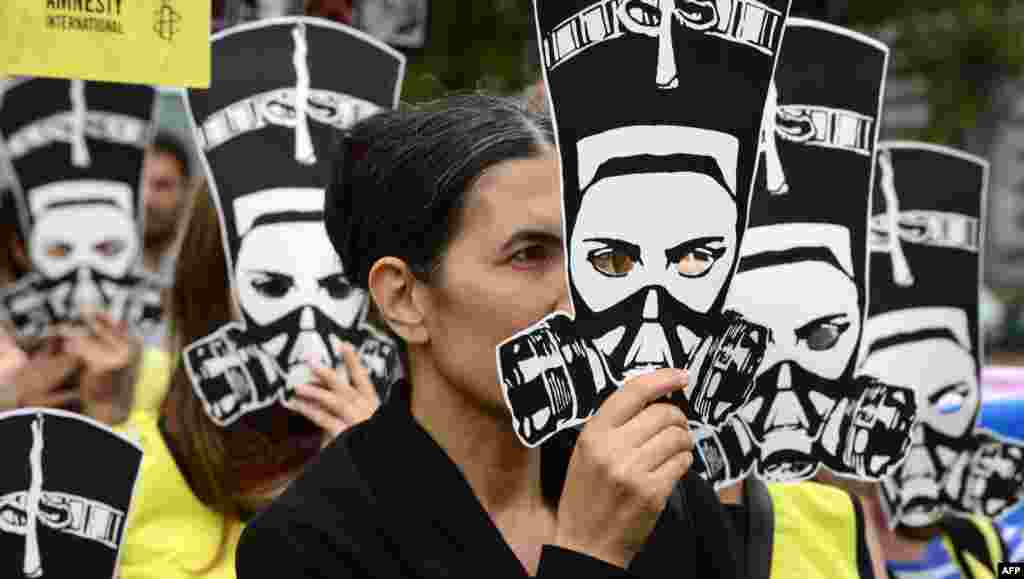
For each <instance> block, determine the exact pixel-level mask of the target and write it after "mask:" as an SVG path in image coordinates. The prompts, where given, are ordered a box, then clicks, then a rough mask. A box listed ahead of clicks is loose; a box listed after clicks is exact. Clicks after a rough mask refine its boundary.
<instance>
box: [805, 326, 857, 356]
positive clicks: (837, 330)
mask: <svg viewBox="0 0 1024 579" xmlns="http://www.w3.org/2000/svg"><path fill="white" fill-rule="evenodd" d="M848 327H850V326H849V324H836V323H833V322H826V323H824V324H819V325H817V326H815V327H814V328H813V329H812V330H811V331H810V332H809V333H808V334H807V336H806V337H805V340H806V341H807V347H808V348H810V349H811V350H813V351H815V352H820V351H822V350H830V349H832V348H833V347H834V346H835V345H836V342H838V341H839V338H841V337H842V335H843V332H845V331H846V328H848Z"/></svg>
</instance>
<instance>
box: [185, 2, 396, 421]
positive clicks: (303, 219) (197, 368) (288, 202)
mask: <svg viewBox="0 0 1024 579" xmlns="http://www.w3.org/2000/svg"><path fill="white" fill-rule="evenodd" d="M212 50H213V55H214V62H215V63H220V64H218V65H217V66H215V67H214V71H213V80H212V81H211V85H210V88H209V89H208V90H190V91H189V93H188V105H189V110H190V115H191V118H192V121H193V126H194V129H195V132H196V136H197V140H198V141H199V143H200V144H201V145H202V157H203V160H204V163H205V166H206V168H207V174H208V177H209V180H210V184H211V192H212V194H213V195H214V198H215V201H216V205H217V209H218V212H219V214H220V224H221V231H222V232H223V237H224V246H225V252H226V255H227V259H228V263H227V264H226V265H227V268H228V272H229V277H230V279H231V284H232V290H233V295H234V297H235V299H236V300H237V305H238V307H239V310H240V312H241V314H242V322H244V323H239V322H232V323H229V324H227V325H225V326H224V327H223V328H221V329H220V330H218V331H217V332H215V333H214V334H211V335H210V336H208V337H206V338H204V339H202V340H199V341H197V342H195V343H194V344H192V345H190V346H189V347H187V348H186V349H185V357H186V361H187V368H188V370H189V373H190V375H191V378H192V381H193V385H194V386H195V388H196V392H197V394H198V395H199V396H200V397H201V399H202V400H203V402H204V403H205V405H206V409H207V411H208V413H209V415H210V417H211V418H212V419H213V420H214V421H215V422H216V423H217V424H220V425H222V426H227V425H229V424H231V423H233V422H234V421H236V420H237V419H238V418H240V417H241V416H243V415H244V414H247V413H249V412H253V411H256V410H259V409H261V408H265V407H267V406H270V405H272V404H274V403H275V402H276V401H278V400H281V399H283V398H284V397H287V396H290V395H291V390H292V388H293V387H294V386H295V385H297V384H300V383H307V382H309V381H311V380H312V379H313V373H312V370H311V365H317V364H319V365H323V366H326V367H332V368H338V367H344V364H343V362H342V359H341V354H340V352H339V349H338V348H339V346H340V345H341V343H342V342H347V343H350V344H352V345H353V346H354V347H355V348H356V350H357V351H359V352H360V353H361V355H362V356H363V361H364V363H366V364H367V366H368V367H369V369H370V371H371V376H372V377H373V379H374V381H375V383H377V384H378V387H380V388H382V389H383V388H384V387H386V386H387V385H388V384H390V381H391V380H393V379H394V378H395V377H396V376H397V372H398V371H399V368H398V364H397V351H396V350H395V345H394V343H393V342H392V341H391V340H390V339H389V338H387V337H385V336H383V335H380V334H378V333H377V332H375V331H374V330H373V329H372V328H371V327H370V326H369V325H368V324H367V323H366V314H367V309H368V297H367V295H366V292H363V291H359V290H356V289H355V288H353V287H352V285H351V284H350V283H349V282H348V280H347V278H346V277H345V272H344V271H343V270H342V268H341V262H340V260H339V259H338V257H337V255H336V254H335V252H334V249H333V248H332V246H331V244H330V241H329V240H328V237H327V231H326V230H325V229H324V222H323V210H324V188H325V187H326V186H327V182H326V179H327V176H328V175H327V174H328V172H329V164H330V161H331V154H332V152H333V150H332V147H333V146H334V143H335V142H336V141H337V140H338V138H339V137H340V133H341V131H342V130H344V129H346V128H347V127H349V126H350V125H351V124H352V123H354V122H356V121H358V120H360V119H362V118H365V117H366V116H369V115H372V114H374V113H376V112H377V111H379V110H382V109H385V108H389V107H393V106H395V105H396V103H397V96H398V91H399V86H400V84H401V78H402V74H403V71H404V65H405V60H404V58H403V57H402V56H401V54H399V53H397V52H396V51H394V50H393V49H391V48H389V47H387V46H386V45H384V44H383V43H381V42H379V41H376V40H373V39H369V38H368V37H367V36H366V35H364V34H361V33H359V32H357V31H355V30H353V29H351V28H348V27H346V26H343V25H339V24H335V23H333V22H330V21H327V20H320V19H315V18H302V17H298V18H281V19H270V20H263V21H260V22H258V23H253V24H246V25H242V26H238V27H234V28H230V29H227V30H224V31H222V32H220V33H217V34H215V35H214V36H213V40H212ZM338 55H344V58H345V59H346V61H348V62H358V63H360V65H359V66H358V67H357V68H352V69H351V70H350V71H349V73H348V74H346V71H345V69H339V68H338V67H337V65H336V63H335V60H334V59H335V57H336V56H338Z"/></svg>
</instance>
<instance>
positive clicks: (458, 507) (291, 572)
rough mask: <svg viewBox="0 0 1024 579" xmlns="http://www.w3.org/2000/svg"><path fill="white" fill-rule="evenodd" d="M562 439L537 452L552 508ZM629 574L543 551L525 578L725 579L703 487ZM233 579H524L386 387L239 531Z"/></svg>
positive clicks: (726, 540) (724, 551) (675, 507)
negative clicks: (533, 574)
mask: <svg viewBox="0 0 1024 579" xmlns="http://www.w3.org/2000/svg"><path fill="white" fill-rule="evenodd" d="M572 442H573V440H572V439H571V438H568V437H566V438H563V439H562V440H560V441H558V442H557V443H555V444H548V445H546V446H545V450H544V455H543V457H542V470H543V477H544V480H543V483H544V485H543V486H544V488H545V492H546V493H547V494H548V495H549V498H554V499H555V502H556V501H557V497H556V496H555V495H557V494H560V490H561V487H562V484H563V483H564V480H565V471H566V469H567V468H568V457H569V455H570V453H571V450H572V448H571V444H572ZM670 505H671V506H670V508H667V509H666V510H665V512H664V513H663V514H662V516H661V518H660V519H659V520H658V523H657V525H656V527H655V530H654V532H653V533H652V534H651V537H650V539H649V540H648V542H647V545H646V546H645V548H644V550H643V551H642V552H641V553H640V554H638V555H637V557H636V558H634V561H633V562H632V564H631V565H630V569H629V571H625V570H623V569H620V568H618V567H615V566H613V565H609V564H607V563H605V562H603V561H600V560H598V559H594V558H592V557H589V556H586V555H583V554H580V553H576V552H573V551H567V550H564V549H559V548H557V547H554V546H551V545H547V546H545V547H544V550H543V552H542V555H541V560H540V566H539V569H538V573H537V577H541V578H544V577H548V578H555V577H557V578H558V579H568V578H574V579H575V578H611V577H652V578H653V577H694V578H700V579H704V578H716V577H728V578H730V579H732V578H733V577H735V563H734V558H733V552H732V550H731V546H732V541H733V538H732V536H731V533H730V531H729V530H728V529H730V528H729V527H726V522H725V516H726V515H725V513H724V510H723V509H722V507H721V505H720V503H719V502H718V498H717V496H716V495H715V494H714V493H713V492H712V490H711V488H710V487H709V486H708V485H707V484H706V483H705V482H704V481H703V480H701V479H699V478H698V477H696V476H689V475H688V476H687V477H685V478H684V479H683V480H682V481H681V482H680V484H679V487H678V488H677V494H676V495H675V496H674V497H673V500H672V501H670ZM236 565H237V571H238V577H239V579H258V578H262V577H308V578H324V579H327V578H332V579H346V578H355V577H358V578H374V579H376V578H403V577H404V578H413V577H415V578H423V579H428V578H430V579H433V578H441V577H457V578H463V577H465V578H467V579H470V578H471V579H499V578H515V579H520V578H524V577H527V573H526V570H525V569H524V568H523V566H522V565H521V563H520V562H519V560H518V558H517V557H516V556H515V554H514V553H513V552H512V550H511V549H510V548H509V546H508V545H507V544H506V543H505V541H504V540H503V538H502V536H501V534H500V532H499V531H498V529H497V528H496V527H495V526H494V524H493V523H492V521H491V519H490V517H489V516H488V515H487V513H486V512H485V511H484V509H483V507H482V506H481V505H480V503H479V501H478V500H477V499H476V496H475V495H474V494H473V491H472V490H471V489H470V487H469V484H468V483H467V482H466V480H465V479H464V478H463V476H462V474H461V473H460V471H459V469H458V468H457V467H456V466H455V464H454V463H453V462H452V461H451V460H450V459H449V458H448V456H447V455H446V454H445V452H444V451H443V450H442V449H441V447H440V446H438V445H437V443H436V442H435V441H434V440H433V439H432V438H431V437H430V435H429V434H428V433H427V432H426V431H425V430H423V428H421V427H420V426H419V425H418V424H417V423H416V421H415V420H414V419H413V417H412V414H411V413H410V410H409V386H408V384H406V383H403V382H400V383H398V384H396V385H395V386H394V388H393V389H392V392H391V396H390V398H389V400H388V401H387V402H386V403H385V404H384V405H383V406H382V407H381V409H380V410H379V411H378V412H377V413H376V414H375V415H374V416H373V417H371V418H370V419H369V420H367V421H366V422H363V423H361V424H359V425H357V426H355V427H353V428H350V429H349V430H347V431H346V432H345V433H343V434H341V435H340V436H339V437H338V438H337V439H336V440H335V441H334V442H333V443H332V444H331V445H330V446H329V447H328V448H327V449H325V450H324V451H323V452H322V453H321V454H320V455H319V456H318V457H317V458H316V459H315V460H314V461H313V462H312V463H311V464H310V465H309V466H308V467H307V468H306V470H305V471H304V472H303V474H302V475H301V476H300V477H299V478H298V479H296V481H295V482H294V483H292V485H291V486H290V487H289V488H288V489H287V490H286V491H285V492H284V493H283V494H282V496H281V497H280V498H279V499H278V500H276V501H275V502H274V504H273V505H271V506H270V507H269V508H268V509H267V510H266V511H264V512H263V513H261V514H260V515H259V516H257V517H256V518H255V519H254V520H253V521H252V522H251V523H250V524H249V525H248V526H247V528H246V529H245V532H244V533H243V535H242V539H241V542H240V544H239V547H238V553H237V564H236Z"/></svg>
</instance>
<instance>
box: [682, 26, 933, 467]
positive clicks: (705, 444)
mask: <svg viewBox="0 0 1024 579" xmlns="http://www.w3.org/2000/svg"><path fill="white" fill-rule="evenodd" d="M888 56H889V50H888V48H887V47H886V46H885V45H883V44H881V43H880V42H878V41H875V40H873V39H870V38H868V37H865V36H863V35H861V34H858V33H855V32H853V31H850V30H847V29H844V28H839V27H836V26H832V25H829V24H825V23H822V22H816V21H813V20H804V19H800V18H791V19H790V20H789V21H788V22H787V24H786V37H785V40H784V42H783V45H782V54H781V56H780V57H779V65H778V68H777V70H776V73H775V80H774V83H773V90H772V91H771V93H770V95H769V100H768V108H769V112H768V113H767V114H766V115H765V123H764V133H763V142H762V145H763V150H762V154H761V159H760V161H761V163H760V165H759V173H758V180H757V183H756V185H755V187H754V194H753V196H752V200H751V208H750V219H749V223H748V229H747V233H746V236H745V237H744V239H743V245H742V247H741V249H740V258H739V266H738V268H737V272H736V277H735V279H734V280H733V283H732V287H731V289H730V292H729V298H728V300H726V304H727V307H728V308H729V309H732V310H735V311H737V312H738V313H740V314H741V315H742V316H744V317H745V318H747V319H748V320H750V321H751V322H753V323H757V324H760V325H763V326H765V327H767V328H769V329H770V330H771V336H772V339H771V342H770V344H769V345H768V348H767V351H766V354H765V359H764V362H763V364H762V365H761V367H760V369H759V370H758V372H757V376H756V378H755V379H754V380H753V381H752V382H750V383H749V384H745V385H740V386H741V387H740V388H723V387H721V386H720V385H716V384H712V385H710V387H709V388H703V387H697V388H695V389H694V391H693V394H692V397H691V400H690V401H691V404H692V406H693V408H694V411H695V412H696V413H697V414H698V415H699V416H700V418H701V420H702V421H703V422H704V423H705V424H706V425H707V426H708V427H711V429H713V430H714V431H715V432H714V434H712V433H711V432H706V433H705V434H707V435H708V438H707V439H706V440H703V439H702V443H701V444H700V448H701V450H703V451H705V452H704V457H705V459H706V460H707V462H708V463H709V466H712V467H714V468H713V469H710V470H709V472H708V473H707V474H708V476H709V478H710V479H711V480H712V481H713V482H714V483H715V484H716V485H719V486H722V485H728V484H731V483H733V482H735V481H737V480H740V479H742V478H743V477H744V476H747V475H748V474H752V475H754V476H757V477H759V478H762V479H765V480H769V481H797V480H804V479H807V478H810V477H812V476H814V474H815V473H816V472H817V470H818V468H819V467H820V466H822V465H825V466H828V467H829V468H831V469H832V470H833V471H835V472H839V473H842V474H844V475H848V476H853V477H857V478H863V479H868V480H877V479H878V477H879V476H881V475H882V474H884V473H885V472H886V471H887V469H889V468H892V467H893V465H894V464H895V463H897V462H898V461H899V460H900V459H901V458H902V456H903V452H904V451H905V449H906V446H907V444H909V430H910V425H911V423H912V421H913V416H914V405H913V403H914V396H913V392H912V391H911V390H909V389H905V388H903V389H900V388H894V387H890V386H887V385H885V384H882V383H878V382H877V381H872V380H870V379H868V378H865V379H863V380H860V381H854V380H853V373H854V369H855V366H856V361H857V353H858V347H859V344H860V336H861V326H862V323H863V319H864V315H865V306H866V298H867V296H866V291H867V281H866V267H867V237H866V235H867V228H868V211H869V204H870V193H871V176H872V158H873V155H874V151H875V143H876V139H877V132H878V121H879V119H880V118H881V116H880V114H881V107H882V97H883V93H884V83H885V74H886V65H887V62H888ZM883 417H884V418H883Z"/></svg>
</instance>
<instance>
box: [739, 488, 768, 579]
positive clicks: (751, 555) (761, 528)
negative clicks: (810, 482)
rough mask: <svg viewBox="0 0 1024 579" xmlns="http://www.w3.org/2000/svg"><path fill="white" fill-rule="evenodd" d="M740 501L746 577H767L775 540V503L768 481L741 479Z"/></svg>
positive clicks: (752, 578) (765, 578)
mask: <svg viewBox="0 0 1024 579" xmlns="http://www.w3.org/2000/svg"><path fill="white" fill-rule="evenodd" d="M743 504H744V505H746V507H747V541H746V544H745V545H744V549H745V553H744V555H745V556H746V569H747V578H748V579H769V577H770V576H771V572H772V551H774V550H775V549H774V547H775V544H774V540H775V507H774V505H773V504H772V497H771V495H770V494H769V493H768V485H766V484H765V483H764V481H762V480H761V479H759V478H756V477H749V478H747V479H746V480H744V481H743Z"/></svg>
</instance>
